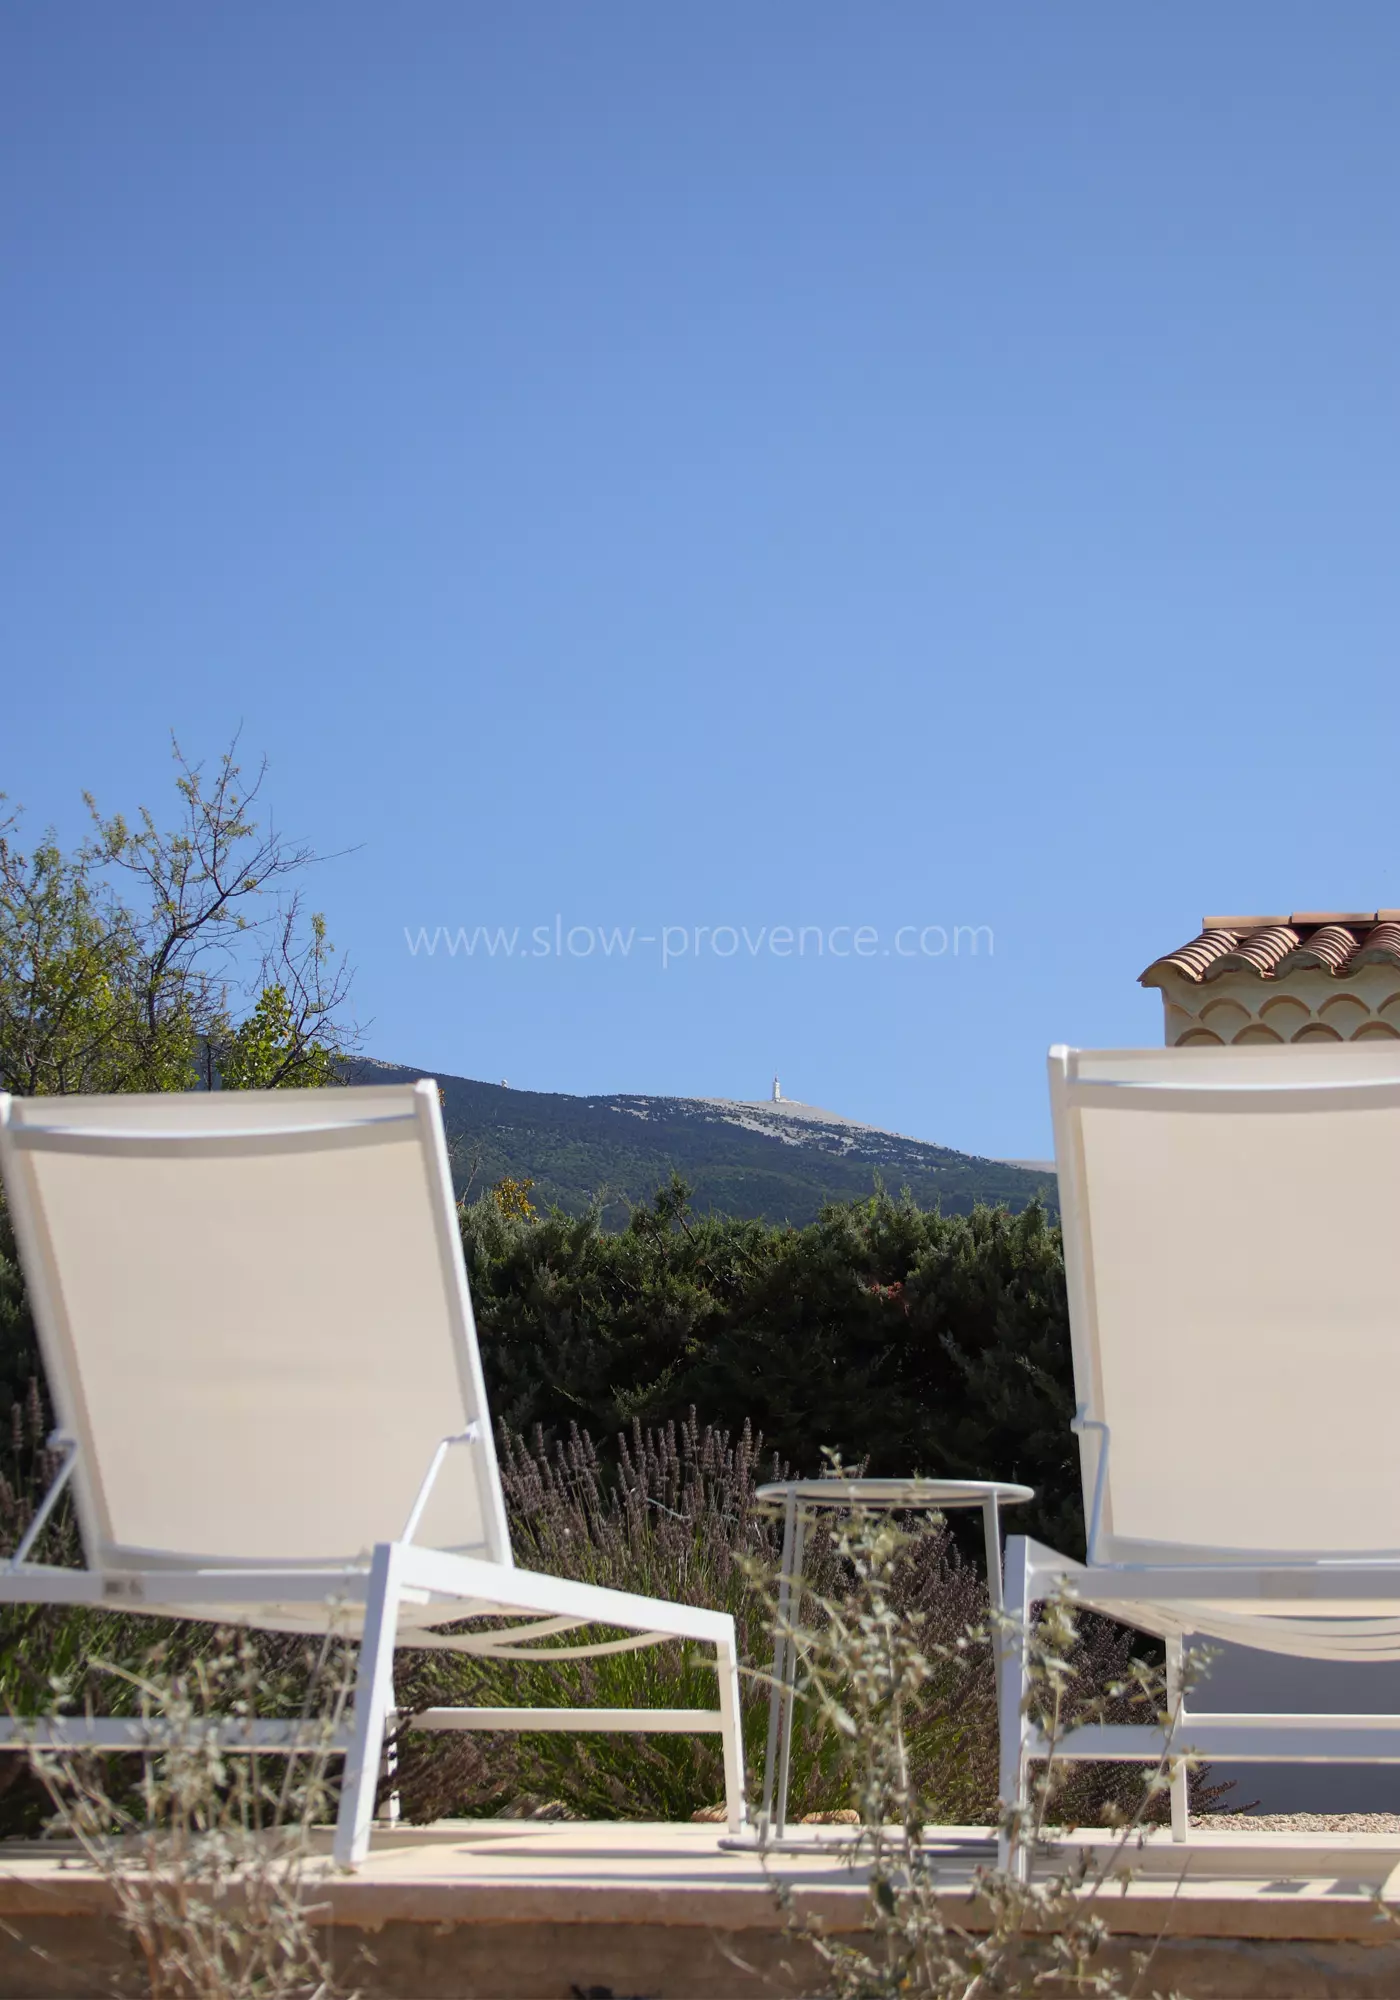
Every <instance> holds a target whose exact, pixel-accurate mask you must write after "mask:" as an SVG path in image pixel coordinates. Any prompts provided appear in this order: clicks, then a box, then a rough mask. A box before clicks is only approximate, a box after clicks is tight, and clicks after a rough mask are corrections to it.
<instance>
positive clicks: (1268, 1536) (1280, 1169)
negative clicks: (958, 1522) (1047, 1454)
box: [1051, 1044, 1400, 1560]
mask: <svg viewBox="0 0 1400 2000" xmlns="http://www.w3.org/2000/svg"><path fill="white" fill-rule="evenodd" d="M1051 1068H1052V1077H1053V1079H1054V1094H1055V1097H1056V1110H1057V1155H1058V1157H1059V1163H1060V1191H1061V1201H1062V1204H1063V1210H1064V1219H1065V1230H1066V1254H1067V1265H1068V1276H1069V1282H1070V1295H1071V1316H1072V1320H1073V1330H1074V1346H1075V1375H1076V1389H1077V1396H1078V1400H1079V1402H1080V1404H1081V1406H1082V1407H1083V1408H1084V1409H1085V1412H1086V1414H1088V1415H1089V1416H1090V1417H1091V1418H1096V1419H1099V1420H1100V1421H1103V1422H1106V1423H1107V1425H1108V1427H1109V1435H1110V1440H1111V1442H1110V1444H1109V1447H1108V1468H1107V1477H1106V1484H1105V1505H1104V1511H1103V1515H1102V1526H1103V1530H1104V1533H1103V1535H1102V1537H1101V1540H1100V1545H1099V1551H1098V1553H1099V1556H1100V1558H1101V1559H1105V1560H1114V1559H1118V1560H1128V1559H1131V1558H1132V1557H1133V1556H1135V1555H1142V1556H1144V1557H1153V1556H1155V1557H1157V1558H1158V1559H1160V1558H1161V1557H1162V1556H1163V1554H1164V1553H1165V1552H1166V1551H1169V1550H1171V1549H1173V1548H1177V1549H1181V1550H1184V1551H1193V1550H1199V1551H1207V1552H1210V1553H1212V1554H1215V1555H1223V1556H1235V1555H1238V1556H1242V1557H1247V1556H1249V1555H1254V1556H1257V1557H1263V1558H1267V1557H1268V1556H1270V1555H1288V1554H1300V1555H1301V1554H1362V1553H1379V1552H1400V1457H1397V1450H1396V1442H1395V1440H1396V1412H1397V1410H1400V1281H1398V1280H1397V1275H1396V1238H1397V1233H1398V1232H1397V1221H1400V1050H1392V1051H1389V1052H1387V1051H1385V1050H1382V1049H1378V1048H1377V1046H1376V1045H1374V1044H1371V1045H1362V1046H1359V1047H1358V1046H1357V1045H1355V1044H1350V1045H1338V1046H1335V1047H1316V1048H1314V1049H1311V1050H1304V1049H1291V1048H1290V1049H1286V1050H1273V1049H1267V1048H1261V1049H1253V1048H1251V1049H1232V1050H1229V1051H1224V1050H1215V1049H1200V1050H1196V1049H1167V1050H1144V1051H1140V1052H1139V1051H1127V1052H1121V1051H1120V1052H1111V1053H1108V1054H1095V1053H1087V1052H1079V1051H1065V1052H1060V1060H1059V1062H1058V1063H1057V1061H1056V1058H1055V1057H1054V1056H1052V1065H1051ZM1106 1082H1107V1083H1112V1084H1117V1085H1120V1086H1121V1085H1123V1084H1128V1085H1131V1086H1136V1087H1131V1088H1120V1089H1110V1090H1104V1089H1102V1088H1099V1087H1098V1086H1100V1085H1102V1084H1103V1083H1106ZM1144 1085H1150V1086H1155V1087H1153V1088H1143V1087H1142V1086H1144ZM1202 1086H1205V1087H1206V1089H1205V1091H1204V1092H1203V1091H1202V1088H1201V1087H1202ZM1349 1086H1350V1087H1349ZM1355 1086H1360V1087H1359V1088H1356V1087H1355ZM1100 1448H1101V1445H1100V1438H1099V1436H1098V1434H1096V1433H1094V1432H1092V1431H1091V1432H1090V1433H1089V1434H1088V1436H1087V1438H1086V1450H1085V1485H1086V1492H1085V1504H1086V1508H1087V1507H1089V1506H1091V1504H1092V1499H1093V1488H1094V1479H1095V1473H1096V1468H1097V1454H1098V1451H1099V1449H1100Z"/></svg>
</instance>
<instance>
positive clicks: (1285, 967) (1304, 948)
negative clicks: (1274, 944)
mask: <svg viewBox="0 0 1400 2000" xmlns="http://www.w3.org/2000/svg"><path fill="white" fill-rule="evenodd" d="M1295 925H1296V920H1295ZM1297 927H1299V928H1301V926H1297ZM1355 951H1356V933H1355V932H1354V931H1350V930H1348V929H1347V927H1346V925H1345V924H1339V923H1333V922H1332V921H1330V920H1329V921H1328V922H1327V923H1324V924H1319V925H1318V927H1317V929H1316V930H1315V931H1314V932H1313V933H1312V935H1311V937H1309V938H1308V939H1307V940H1306V941H1305V942H1304V943H1302V944H1300V945H1299V946H1298V948H1297V950H1296V951H1291V952H1289V954H1288V957H1287V958H1286V959H1284V960H1283V961H1282V962H1281V963H1280V964H1279V965H1277V966H1275V968H1274V970H1275V972H1276V973H1279V972H1299V971H1301V970H1302V969H1303V968H1304V967H1305V966H1315V965H1321V966H1325V967H1326V968H1327V970H1328V971H1329V972H1340V971H1341V969H1342V967H1343V966H1344V965H1345V964H1346V963H1347V960H1348V959H1349V958H1351V957H1352V955H1353V954H1354V953H1355Z"/></svg>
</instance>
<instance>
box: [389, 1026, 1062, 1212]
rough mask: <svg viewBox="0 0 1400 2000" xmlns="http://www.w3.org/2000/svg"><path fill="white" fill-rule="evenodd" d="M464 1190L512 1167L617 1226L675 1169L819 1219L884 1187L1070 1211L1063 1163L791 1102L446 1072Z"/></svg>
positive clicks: (715, 1196) (396, 1070)
mask: <svg viewBox="0 0 1400 2000" xmlns="http://www.w3.org/2000/svg"><path fill="white" fill-rule="evenodd" d="M423 1073H424V1072H423V1071H421V1070H416V1069H405V1068H401V1067H400V1066H399V1065H398V1064H395V1063H384V1062H376V1061H373V1060H370V1059H367V1058H366V1059H362V1060H361V1061H359V1062H357V1063H356V1064H355V1081H357V1082H362V1083H371V1082H373V1083H399V1082H410V1081H413V1080H415V1079H416V1078H417V1077H419V1076H421V1075H422V1074H423ZM437 1082H438V1085H439V1087H440V1089H441V1091H442V1098H443V1116H444V1121H445V1123H446V1126H447V1137H448V1145H449V1149H450V1151H451V1156H452V1172H453V1178H454V1181H455V1183H456V1188H457V1193H458V1195H459V1196H461V1195H464V1194H465V1195H467V1196H468V1197H469V1198H470V1197H474V1196H477V1195H480V1194H484V1193H485V1192H486V1190H487V1189H489V1188H491V1187H493V1186H494V1185H495V1183H496V1182H497V1181H500V1180H502V1179H504V1178H505V1177H506V1176H510V1177H511V1178H512V1179H515V1180H531V1181H533V1182H534V1187H533V1189H532V1191H531V1199H532V1200H533V1201H534V1202H535V1203H536V1205H537V1206H539V1207H547V1206H549V1205H550V1204H556V1205H557V1206H558V1207H560V1208H562V1209H565V1210H566V1211H568V1212H569V1213H570V1214H575V1215H577V1214H582V1213H583V1211H584V1210H586V1209H587V1208H588V1207H589V1205H590V1204H591V1203H592V1202H593V1201H595V1200H598V1201H600V1202H601V1204H602V1209H603V1218H604V1221H605V1222H606V1223H607V1225H608V1226H609V1227H611V1228H617V1227H619V1226H620V1225H621V1224H623V1223H625V1222H626V1220H627V1217H628V1215H629V1214H630V1213H631V1211H632V1209H633V1208H634V1207H635V1206H636V1204H637V1203H639V1202H642V1201H648V1200H650V1198H651V1197H652V1195H653V1194H655V1192H656V1190H657V1189H658V1188H659V1187H662V1186H664V1185H665V1184H666V1183H667V1182H668V1181H669V1180H670V1177H671V1175H672V1173H673V1172H675V1173H678V1174H680V1175H681V1176H682V1178H683V1179H684V1180H685V1181H686V1182H687V1184H688V1185H689V1186H690V1188H691V1189H692V1190H693V1196H692V1199H693V1205H694V1207H695V1208H696V1209H697V1210H700V1211H702V1212H703V1211H706V1210H715V1211H718V1212H720V1213H724V1214H728V1215H739V1216H753V1217H760V1218H762V1219H763V1220H764V1221H767V1222H778V1223H782V1222H788V1223H793V1224H796V1225H801V1224H803V1223H806V1222H811V1221H812V1220H813V1219H814V1218H815V1216H816V1215H817V1213H818V1211H819V1210H820V1208H821V1207H822V1204H823V1203H824V1202H828V1201H849V1200H851V1199H852V1198H860V1197H863V1196H867V1195H869V1194H871V1193H872V1192H873V1191H874V1189H875V1187H876V1185H877V1184H879V1185H883V1186H884V1187H885V1188H886V1189H887V1190H888V1191H889V1192H890V1193H891V1194H894V1195H898V1194H901V1193H902V1192H903V1191H904V1190H905V1189H906V1188H907V1189H908V1191H909V1193H910V1194H911V1195H912V1196H913V1198H914V1200H915V1201H916V1202H918V1203H919V1204H920V1206H922V1207H925V1208H933V1207H939V1208H941V1209H942V1210H943V1212H944V1214H945V1215H954V1214H966V1213H967V1212H968V1211H969V1210H970V1209H971V1208H973V1207H974V1206H975V1205H976V1204H977V1203H978V1202H987V1203H991V1204H996V1203H1000V1202H1004V1203H1005V1204H1006V1205H1007V1206H1008V1207H1010V1208H1013V1209H1021V1208H1024V1207H1025V1206H1026V1204H1027V1202H1029V1201H1032V1200H1034V1199H1035V1198H1036V1197H1037V1196H1039V1197H1040V1199H1041V1200H1042V1201H1043V1202H1044V1203H1045V1205H1046V1206H1047V1208H1050V1209H1052V1210H1056V1211H1057V1210H1058V1203H1057V1200H1056V1187H1055V1174H1054V1168H1053V1167H1052V1166H1050V1165H1048V1164H1047V1163H1045V1162H1042V1161H1013V1160H983V1159H978V1158H976V1157H974V1156H973V1155H971V1154H969V1153H957V1152H954V1151H953V1150H952V1149H951V1148H950V1147H947V1146H933V1145H928V1144H926V1143H925V1142H924V1141H923V1140H920V1139H906V1138H903V1137H902V1136H901V1135H900V1134H899V1133H897V1132H885V1131H881V1130H880V1129H879V1127H877V1126H874V1125H862V1124H860V1123H859V1122H858V1121H857V1120H856V1119H853V1118H843V1117H841V1116H840V1115H839V1114H838V1113H836V1112H832V1111H819V1110H817V1109H816V1108H815V1107H813V1106H811V1105H807V1104H799V1103H794V1102H792V1101H791V1100H789V1099H787V1098H784V1097H783V1095H782V1093H781V1091H780V1089H779V1086H778V1080H777V1078H776V1077H775V1078H774V1079H773V1094H772V1096H771V1098H767V1099H763V1100H760V1101H755V1102H753V1103H737V1102H732V1101H730V1100H729V1099H726V1098H716V1097H642V1096H631V1095H623V1096H616V1097H572V1096H566V1095H564V1094H562V1093H559V1094H554V1093H551V1094H546V1093H544V1092H542V1091H534V1090H512V1089H510V1088H509V1087H508V1086H507V1085H506V1084H504V1083H499V1084H496V1083H476V1082H473V1081H472V1080H471V1079H470V1078H468V1077H462V1076H442V1075H439V1076H438V1078H437Z"/></svg>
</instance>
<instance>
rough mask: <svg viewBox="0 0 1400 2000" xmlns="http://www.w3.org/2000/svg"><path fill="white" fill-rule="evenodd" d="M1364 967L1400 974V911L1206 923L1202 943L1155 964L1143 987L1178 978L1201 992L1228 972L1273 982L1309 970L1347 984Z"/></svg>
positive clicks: (1300, 914)
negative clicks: (1171, 975)
mask: <svg viewBox="0 0 1400 2000" xmlns="http://www.w3.org/2000/svg"><path fill="white" fill-rule="evenodd" d="M1362 965H1393V966H1395V967H1396V968H1397V969H1400V910H1371V911H1362V912H1360V913H1357V912H1352V911H1336V910H1307V911H1304V910H1295V911H1294V913H1293V914H1292V916H1290V917H1207V918H1206V919H1205V920H1204V922H1203V924H1202V927H1201V934H1200V936H1199V937H1196V938H1193V939H1192V940H1191V942H1190V943H1189V944H1183V945H1180V946H1178V948H1177V949H1176V950H1175V951H1172V952H1167V953H1164V955H1163V956H1162V957H1161V958H1155V959H1153V961H1152V963H1151V965H1149V966H1148V968H1147V970H1146V971H1145V972H1144V973H1143V974H1142V978H1141V984H1143V985H1144V986H1158V985H1160V984H1161V983H1162V982H1161V979H1160V977H1157V976H1155V975H1160V974H1162V973H1168V972H1177V973H1180V974H1181V975H1182V976H1183V978H1186V979H1189V980H1190V981H1191V982H1192V984H1193V985H1196V986H1199V985H1201V984H1202V983H1203V982H1204V981H1206V980H1210V979H1218V978H1219V977H1220V975H1221V974H1222V973H1224V972H1253V973H1254V974H1256V975H1257V977H1258V978H1260V979H1269V980H1273V979H1285V978H1287V976H1288V974H1289V973H1290V972H1301V971H1304V970H1307V969H1310V968H1320V969H1321V970H1323V971H1326V972H1330V973H1331V975H1332V977H1333V978H1334V979H1344V978H1347V977H1348V976H1349V975H1350V974H1351V973H1353V972H1355V971H1356V970H1357V968H1358V967H1359V966H1362Z"/></svg>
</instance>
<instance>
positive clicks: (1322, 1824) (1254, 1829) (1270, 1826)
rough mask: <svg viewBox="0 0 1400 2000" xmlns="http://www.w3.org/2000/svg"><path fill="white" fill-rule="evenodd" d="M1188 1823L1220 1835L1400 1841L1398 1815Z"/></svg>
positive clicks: (1222, 1817) (1227, 1816) (1210, 1816)
mask: <svg viewBox="0 0 1400 2000" xmlns="http://www.w3.org/2000/svg"><path fill="white" fill-rule="evenodd" d="M1191 1824H1192V1826H1193V1827H1200V1828H1201V1829H1202V1831H1205V1830H1206V1829H1207V1828H1209V1829H1210V1830H1211V1831H1212V1832H1220V1833H1388V1834H1392V1835H1394V1836H1395V1837H1396V1838H1397V1839H1400V1813H1309V1812H1302V1813H1202V1814H1200V1815H1199V1817H1193V1818H1192V1821H1191Z"/></svg>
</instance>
